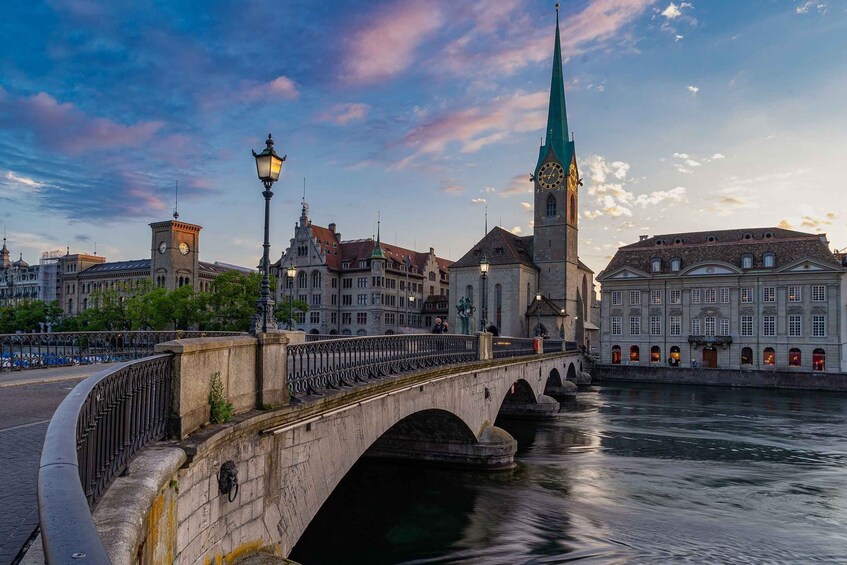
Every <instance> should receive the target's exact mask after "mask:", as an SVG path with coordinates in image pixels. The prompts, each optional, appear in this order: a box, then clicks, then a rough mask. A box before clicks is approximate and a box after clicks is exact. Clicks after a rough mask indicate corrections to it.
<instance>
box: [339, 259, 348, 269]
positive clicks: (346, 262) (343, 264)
mask: <svg viewBox="0 0 847 565" xmlns="http://www.w3.org/2000/svg"><path fill="white" fill-rule="evenodd" d="M341 268H342V269H349V268H350V261H344V262H343V263H341Z"/></svg>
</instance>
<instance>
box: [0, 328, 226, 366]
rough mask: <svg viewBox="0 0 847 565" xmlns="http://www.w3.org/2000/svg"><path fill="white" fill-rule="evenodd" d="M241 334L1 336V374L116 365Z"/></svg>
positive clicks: (147, 332) (117, 333)
mask: <svg viewBox="0 0 847 565" xmlns="http://www.w3.org/2000/svg"><path fill="white" fill-rule="evenodd" d="M231 335H241V334H240V333H239V332H200V331H123V332H50V333H19V334H0V372H3V371H21V370H27V369H45V368H50V367H67V366H70V365H89V364H95V363H115V362H119V361H130V360H132V359H140V358H142V357H147V356H148V355H152V354H153V349H154V347H155V346H156V344H157V343H164V342H166V341H172V340H175V339H185V338H194V337H215V336H231Z"/></svg>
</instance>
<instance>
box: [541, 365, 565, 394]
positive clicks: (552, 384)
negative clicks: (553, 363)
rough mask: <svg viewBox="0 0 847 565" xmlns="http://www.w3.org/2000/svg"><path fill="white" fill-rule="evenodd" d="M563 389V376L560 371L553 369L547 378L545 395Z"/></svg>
mask: <svg viewBox="0 0 847 565" xmlns="http://www.w3.org/2000/svg"><path fill="white" fill-rule="evenodd" d="M561 388H562V376H561V375H560V374H559V370H558V369H556V368H555V367H553V368H552V369H550V374H549V375H548V376H547V381H546V382H545V383H544V394H550V393H551V392H554V391H558V390H559V389H561Z"/></svg>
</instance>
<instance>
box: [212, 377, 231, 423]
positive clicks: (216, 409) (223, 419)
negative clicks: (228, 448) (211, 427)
mask: <svg viewBox="0 0 847 565" xmlns="http://www.w3.org/2000/svg"><path fill="white" fill-rule="evenodd" d="M209 406H210V407H211V410H210V411H209V421H210V422H211V423H213V424H225V423H227V422H229V421H230V420H232V403H231V402H227V401H226V396H224V385H223V383H222V382H221V372H220V371H217V372H215V373H212V390H211V391H209Z"/></svg>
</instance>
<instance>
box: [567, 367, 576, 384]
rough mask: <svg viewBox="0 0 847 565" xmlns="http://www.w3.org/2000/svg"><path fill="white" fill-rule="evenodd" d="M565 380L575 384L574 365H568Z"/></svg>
mask: <svg viewBox="0 0 847 565" xmlns="http://www.w3.org/2000/svg"><path fill="white" fill-rule="evenodd" d="M566 378H567V379H568V380H569V381H571V382H572V383H575V382H576V365H575V364H574V363H568V376H567V377H566Z"/></svg>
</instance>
